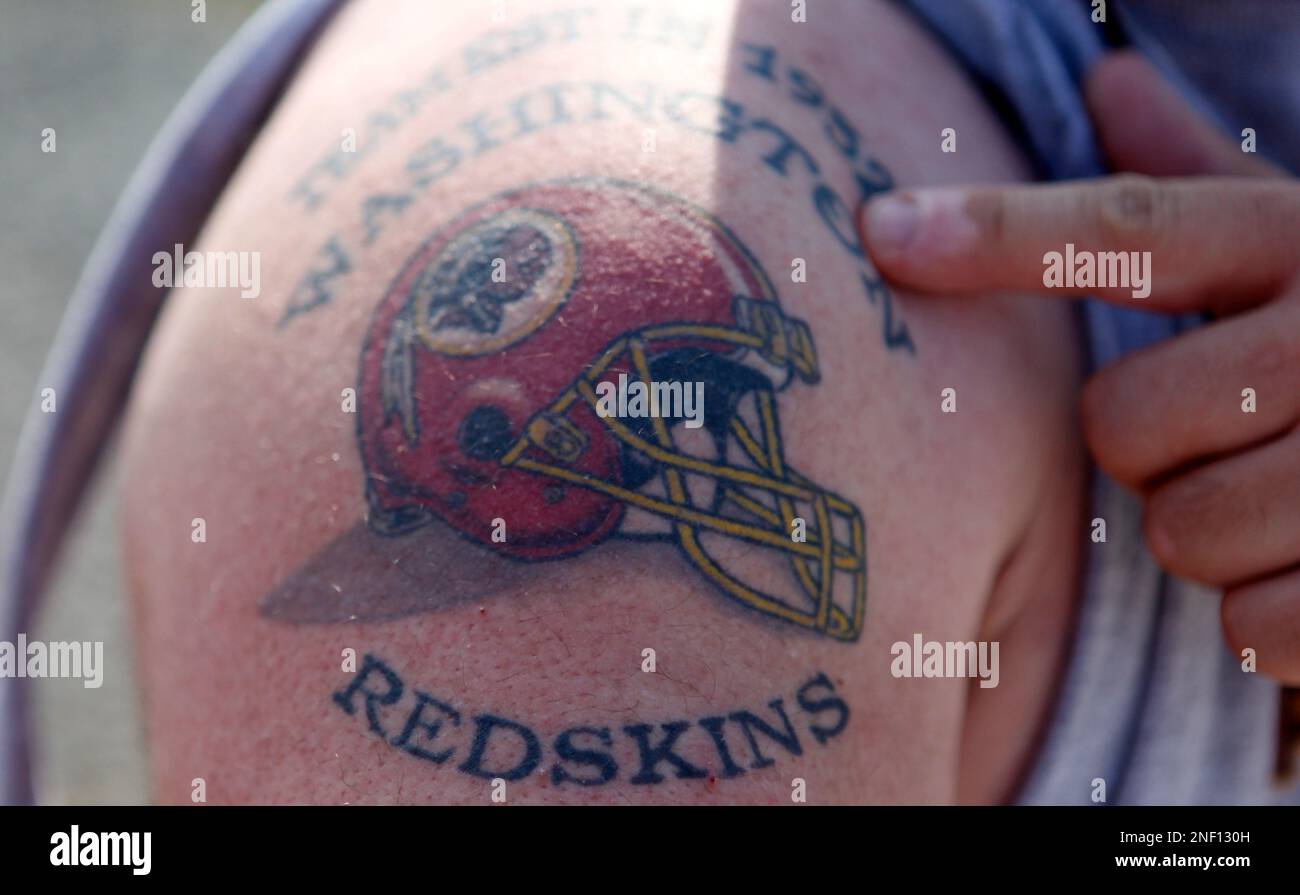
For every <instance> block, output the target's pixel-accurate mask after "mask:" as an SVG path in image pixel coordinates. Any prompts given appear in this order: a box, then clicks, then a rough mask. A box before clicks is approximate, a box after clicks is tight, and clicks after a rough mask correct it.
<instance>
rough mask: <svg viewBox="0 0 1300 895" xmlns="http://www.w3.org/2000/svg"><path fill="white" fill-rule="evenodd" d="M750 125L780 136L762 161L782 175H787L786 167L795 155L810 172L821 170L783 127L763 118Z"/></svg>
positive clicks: (757, 129) (815, 172)
mask: <svg viewBox="0 0 1300 895" xmlns="http://www.w3.org/2000/svg"><path fill="white" fill-rule="evenodd" d="M751 127H753V129H754V130H756V131H767V132H768V133H772V134H776V136H777V137H779V138H780V140H781V142H780V144H779V145H778V146H777V148H776V149H775V150H773V151H772V152H771V153H769V154H768V155H765V156H763V162H764V163H765V164H766V165H767V166H768V167H769V168H771V169H772V170H773V171H775V172H776V173H778V174H780V175H781V176H782V177H786V176H787V175H788V171H787V170H786V169H787V167H788V166H789V163H790V157H791V156H796V157H798V158H799V159H800V160H802V161H803V163H804V166H805V167H806V168H807V169H808V171H809V173H811V174H817V173H818V172H819V171H820V170H821V169H820V168H819V167H818V165H817V161H816V160H815V159H814V158H813V157H812V156H811V155H809V154H808V150H806V149H804V148H803V147H802V146H800V145H799V141H797V140H796V139H795V138H794V137H792V136H790V135H789V134H788V133H786V132H785V130H784V129H783V128H780V127H778V126H777V125H775V124H773V123H772V122H770V121H768V120H766V119H763V118H760V119H758V120H757V121H755V122H754V123H753V124H752V125H751Z"/></svg>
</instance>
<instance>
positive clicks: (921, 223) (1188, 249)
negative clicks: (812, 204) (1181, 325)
mask: <svg viewBox="0 0 1300 895" xmlns="http://www.w3.org/2000/svg"><path fill="white" fill-rule="evenodd" d="M860 227H861V230H862V238H863V241H864V244H865V245H866V247H867V250H868V251H869V252H870V254H871V258H872V260H873V261H874V262H875V264H876V265H877V267H878V268H879V269H880V271H881V272H882V273H883V274H884V275H885V276H887V277H888V278H890V279H892V280H894V281H895V282H897V283H899V284H901V285H904V286H907V287H910V288H913V289H916V290H919V291H938V292H944V293H948V294H951V293H963V292H986V291H995V290H996V291H1024V292H1043V293H1048V294H1051V293H1056V294H1058V295H1072V296H1078V295H1095V296H1098V297H1100V298H1104V299H1106V300H1109V301H1114V302H1116V303H1120V304H1130V305H1135V306H1143V307H1149V308H1158V309H1162V310H1191V309H1202V308H1204V309H1212V310H1217V311H1229V310H1237V309H1240V308H1242V307H1248V306H1250V305H1252V304H1255V303H1258V302H1260V301H1263V300H1266V299H1268V298H1270V297H1272V296H1273V295H1275V294H1276V293H1277V292H1278V291H1279V290H1280V289H1281V288H1282V287H1283V286H1284V285H1285V284H1286V283H1287V281H1289V280H1290V279H1291V277H1293V276H1294V275H1295V273H1296V271H1297V269H1300V191H1298V189H1297V187H1296V185H1295V183H1294V182H1293V181H1290V180H1283V179H1270V180H1263V179H1254V178H1231V177H1225V178H1200V177H1198V178H1187V179H1159V180H1157V179H1153V178H1149V177H1140V176H1135V175H1120V176H1117V177H1106V178H1101V179H1097V180H1085V181H1072V182H1068V183H1061V184H1047V185H1018V186H1008V187H988V186H979V187H970V188H949V187H943V188H936V189H920V190H911V191H907V192H901V193H892V194H889V195H887V196H883V197H880V198H878V199H876V200H874V201H872V202H871V203H869V204H868V205H867V206H866V207H865V208H864V209H863V211H862V214H861V215H860Z"/></svg>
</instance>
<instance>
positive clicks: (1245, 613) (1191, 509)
mask: <svg viewBox="0 0 1300 895" xmlns="http://www.w3.org/2000/svg"><path fill="white" fill-rule="evenodd" d="M1089 100H1090V106H1091V108H1092V111H1093V116H1094V119H1095V120H1096V123H1097V127H1098V131H1099V133H1100V134H1101V137H1102V140H1103V142H1104V143H1105V144H1106V145H1107V148H1108V150H1109V154H1110V156H1111V159H1112V162H1113V163H1114V165H1115V167H1116V168H1117V170H1120V171H1124V172H1128V173H1127V174H1124V175H1119V176H1116V177H1111V178H1102V179H1099V180H1095V181H1086V182H1080V183H1064V184H1056V185H1051V186H1031V187H1024V186H1018V187H1009V188H1005V189H1000V190H999V189H989V188H986V187H977V188H974V189H971V190H969V191H963V190H960V189H957V190H949V191H945V192H944V193H943V194H942V195H936V194H933V193H925V192H918V193H912V194H907V195H900V197H899V200H900V201H902V202H903V203H904V204H905V205H906V206H907V207H909V208H917V209H920V210H921V214H920V215H919V216H918V219H917V222H916V226H915V231H914V232H915V237H914V238H913V239H912V240H910V241H908V242H907V243H906V244H905V245H899V244H897V243H889V242H887V241H885V240H877V239H874V238H873V235H872V231H873V227H872V224H871V221H872V217H873V215H879V214H881V213H882V208H881V205H882V204H883V203H880V202H873V203H870V204H869V205H868V206H867V207H866V208H865V209H864V220H865V222H866V226H865V227H864V233H865V236H866V244H867V246H868V248H869V250H870V251H871V253H872V257H873V259H874V260H875V261H876V263H877V264H879V265H880V267H881V269H882V270H883V271H884V272H885V273H886V275H887V276H888V277H889V278H890V279H892V280H894V281H895V282H897V283H901V284H906V285H907V286H909V287H912V288H916V289H919V290H926V289H929V290H933V291H935V292H936V293H937V294H939V295H944V296H951V295H952V293H953V292H954V291H962V292H978V291H980V290H981V289H990V290H995V291H996V290H1005V289H1016V290H1023V291H1026V292H1030V291H1036V292H1039V293H1040V294H1042V295H1043V296H1044V297H1046V298H1048V299H1049V300H1050V298H1051V297H1059V296H1062V295H1074V296H1078V295H1080V294H1084V291H1083V290H1069V289H1065V290H1061V289H1044V288H1042V266H1041V258H1042V256H1043V253H1044V252H1045V251H1051V250H1052V249H1053V248H1058V249H1059V247H1061V246H1063V245H1065V244H1066V243H1073V244H1075V245H1077V246H1078V248H1079V249H1086V248H1089V247H1092V246H1101V247H1104V248H1105V249H1108V250H1111V251H1114V250H1119V251H1127V252H1137V251H1141V252H1150V253H1151V278H1152V290H1151V294H1150V295H1149V296H1147V297H1145V298H1141V299H1138V298H1134V297H1133V296H1132V294H1131V292H1132V290H1126V289H1124V288H1118V289H1113V288H1112V289H1090V290H1086V293H1087V294H1095V295H1098V296H1099V297H1101V298H1103V299H1105V300H1108V301H1112V302H1115V303H1117V304H1120V305H1126V306H1131V307H1147V308H1153V309H1157V310H1164V311H1169V312H1187V311H1204V312H1206V313H1209V314H1211V315H1213V317H1214V319H1213V321H1212V322H1211V323H1210V324H1209V325H1207V326H1205V327H1202V328H1200V329H1198V330H1196V331H1194V332H1192V333H1189V334H1187V335H1184V336H1182V337H1180V338H1177V339H1174V340H1171V341H1169V342H1167V343H1163V344H1160V345H1156V346H1153V347H1151V348H1148V349H1146V350H1144V351H1141V352H1137V353H1135V354H1133V355H1132V356H1130V357H1127V358H1125V359H1123V360H1122V361H1120V362H1118V363H1116V364H1114V365H1113V366H1111V367H1109V368H1106V369H1104V370H1102V371H1100V372H1099V373H1098V374H1097V375H1096V376H1095V377H1094V378H1093V379H1092V380H1090V381H1089V382H1088V384H1087V387H1086V389H1085V391H1084V393H1083V400H1082V409H1083V414H1082V418H1083V421H1084V429H1085V436H1086V438H1087V441H1088V445H1089V448H1090V450H1091V452H1092V455H1093V456H1094V458H1095V459H1096V461H1097V463H1098V465H1099V466H1100V467H1101V468H1102V469H1104V470H1106V472H1107V473H1109V474H1110V475H1111V476H1113V477H1114V478H1115V479H1116V480H1117V481H1119V482H1122V483H1124V484H1125V485H1127V486H1128V487H1130V488H1131V489H1133V490H1134V491H1135V492H1137V493H1138V494H1139V495H1140V496H1141V497H1142V499H1143V503H1144V508H1145V532H1146V537H1147V541H1148V544H1149V546H1150V549H1151V552H1152V554H1153V555H1154V556H1155V558H1156V560H1157V561H1158V562H1159V563H1160V564H1161V565H1162V566H1163V567H1164V568H1165V569H1167V570H1168V571H1170V572H1172V573H1173V574H1175V575H1179V576H1182V577H1185V578H1189V579H1192V580H1194V581H1199V582H1201V583H1204V584H1207V585H1211V586H1215V587H1219V588H1222V589H1223V604H1222V616H1223V627H1224V633H1225V636H1226V639H1227V642H1228V643H1229V645H1230V646H1231V648H1232V649H1233V650H1234V651H1235V652H1237V653H1238V654H1240V655H1242V656H1248V657H1250V658H1252V659H1253V660H1254V661H1255V667H1256V668H1257V669H1258V670H1259V671H1260V672H1262V673H1264V674H1268V675H1270V676H1272V677H1275V678H1276V679H1278V680H1279V681H1281V682H1283V683H1286V684H1291V685H1295V684H1300V611H1297V610H1298V609H1300V604H1297V600H1298V599H1300V513H1297V512H1296V510H1295V507H1296V505H1297V502H1298V501H1300V473H1298V472H1297V469H1300V388H1297V385H1298V384H1300V251H1297V249H1296V237H1297V235H1298V234H1300V185H1297V183H1296V181H1295V179H1294V178H1290V177H1287V176H1286V172H1285V171H1282V170H1280V169H1277V168H1275V167H1273V166H1272V165H1270V164H1269V163H1267V162H1265V161H1262V160H1260V159H1259V158H1258V157H1257V156H1254V155H1251V154H1248V153H1244V152H1243V151H1242V148H1241V146H1240V145H1238V144H1237V143H1235V142H1233V141H1231V140H1228V139H1226V138H1225V137H1224V136H1222V135H1221V134H1219V133H1217V132H1216V131H1214V130H1213V129H1212V128H1211V127H1210V126H1209V125H1207V124H1206V123H1205V122H1204V121H1202V120H1201V119H1200V118H1199V117H1197V116H1196V115H1195V113H1194V112H1192V110H1191V109H1190V108H1189V107H1187V105H1186V104H1185V103H1184V102H1183V101H1182V100H1181V99H1180V98H1179V97H1177V95H1176V94H1174V92H1173V91H1172V90H1171V89H1170V88H1169V87H1167V86H1166V85H1165V84H1164V83H1163V82H1162V81H1161V80H1160V78H1159V76H1158V75H1157V74H1156V72H1155V71H1154V69H1152V67H1151V66H1150V65H1149V64H1148V63H1146V62H1145V61H1144V60H1142V59H1141V58H1140V57H1138V56H1136V55H1134V54H1130V53H1120V54H1115V55H1114V56H1113V57H1111V58H1109V59H1107V60H1105V61H1104V62H1103V63H1101V64H1100V65H1098V66H1097V68H1096V69H1094V71H1093V73H1092V76H1091V78H1090V81H1089ZM975 208H978V209H980V211H979V212H978V213H974V214H972V213H970V212H971V210H972V209H975ZM945 209H946V210H945ZM993 220H996V221H997V231H998V232H996V233H995V232H993V231H992V228H991V227H989V226H988V222H990V221H993ZM933 232H943V233H945V234H947V233H953V232H962V233H965V234H967V235H968V239H967V240H965V241H963V240H952V239H943V240H938V241H936V240H932V239H930V238H929V237H928V235H927V234H929V233H933ZM1247 389H1249V390H1250V392H1251V393H1252V394H1253V395H1254V397H1253V399H1251V398H1249V397H1248V395H1247V392H1246V390H1247Z"/></svg>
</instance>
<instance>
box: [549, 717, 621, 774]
mask: <svg viewBox="0 0 1300 895" xmlns="http://www.w3.org/2000/svg"><path fill="white" fill-rule="evenodd" d="M577 736H581V737H595V738H596V739H597V740H598V741H599V742H600V744H601V745H602V746H604V747H605V748H606V749H610V748H613V745H614V741H613V739H611V737H610V735H609V728H608V727H601V728H599V729H597V728H595V727H574V728H571V729H569V730H566V731H564V733H562V734H560V735H559V736H557V737H556V738H555V754H556V755H558V756H559V757H560V761H567V762H572V763H573V764H579V765H588V766H590V767H593V768H597V769H598V773H597V775H596V776H590V777H575V776H574V775H573V774H570V773H569V772H568V771H566V770H565V769H564V768H563V767H561V766H560V765H559V764H558V763H557V764H556V765H555V766H554V767H553V768H551V782H552V783H555V784H560V783H576V784H578V785H579V786H600V785H602V784H604V783H608V782H609V781H611V780H613V779H614V775H615V774H617V773H618V764H617V763H616V762H615V761H614V756H612V755H610V754H609V753H608V752H601V751H598V750H596V749H579V748H577V747H576V746H574V745H573V738H574V737H577Z"/></svg>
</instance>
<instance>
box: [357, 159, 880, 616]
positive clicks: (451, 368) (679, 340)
mask: <svg viewBox="0 0 1300 895" xmlns="http://www.w3.org/2000/svg"><path fill="white" fill-rule="evenodd" d="M620 376H624V377H626V379H624V380H623V381H624V382H625V383H626V382H629V381H631V382H641V383H644V384H645V385H646V386H650V385H651V384H652V383H656V382H660V383H662V382H668V383H674V382H680V383H683V384H686V385H690V386H693V385H694V384H695V383H703V386H702V394H703V397H704V402H703V404H704V406H703V408H702V411H703V412H702V425H700V427H699V428H696V429H691V428H690V427H686V426H683V425H682V423H683V420H682V419H680V418H670V417H667V416H636V417H632V416H628V415H624V416H622V417H620V416H618V415H617V414H612V415H611V414H607V413H603V412H601V410H600V404H599V401H600V398H599V395H598V392H599V391H600V388H599V386H600V384H601V383H602V382H608V383H611V385H612V384H613V383H614V382H616V381H618V380H619V378H620ZM818 379H819V372H818V366H817V356H816V351H815V349H814V346H813V339H812V335H811V333H810V332H809V329H808V326H807V324H806V323H804V322H803V321H800V320H796V319H794V318H792V317H790V316H788V315H786V314H785V313H783V312H782V310H781V308H780V306H779V304H778V302H777V296H776V291H775V289H774V288H773V286H772V283H771V281H770V280H769V279H768V277H767V275H766V274H765V273H764V272H763V270H762V268H761V267H760V266H759V264H758V261H757V260H756V259H755V258H754V257H753V255H751V254H750V253H749V251H748V250H747V249H745V247H744V246H742V245H741V243H740V242H739V240H737V239H736V237H735V236H734V235H733V234H732V233H731V232H730V231H729V230H728V229H727V228H726V227H725V226H723V225H722V224H721V223H720V222H719V221H718V220H716V219H715V218H714V217H712V216H711V215H709V214H708V213H706V212H705V211H703V210H702V209H699V208H697V207H695V206H693V205H690V204H688V203H686V202H684V201H682V200H681V199H678V198H676V197H673V196H670V195H667V194H665V193H663V192H660V191H657V190H654V189H650V188H648V187H645V186H641V185H638V184H632V183H626V182H620V181H611V180H605V179H580V180H565V181H555V182H547V183H538V184H532V185H528V186H524V187H521V188H519V189H514V190H511V191H509V192H506V193H504V194H501V195H498V196H495V197H493V198H491V199H490V200H488V201H486V202H484V203H482V204H480V205H478V206H476V207H474V208H471V209H470V210H468V211H466V212H465V213H463V214H461V215H460V216H458V217H457V218H456V219H454V220H453V221H451V222H450V223H449V224H448V225H447V226H445V227H444V228H442V229H441V230H440V231H439V232H437V233H436V234H435V235H434V236H433V237H432V239H430V240H429V241H428V242H427V243H426V244H425V245H424V246H422V247H421V248H420V249H419V250H418V251H417V252H416V253H415V255H414V256H413V257H412V258H411V259H410V261H409V262H408V263H407V264H406V265H405V267H404V268H403V270H402V271H401V273H400V274H399V275H398V276H397V278H396V280H395V281H394V282H393V284H392V286H391V288H390V289H389V291H388V294H387V295H386V296H385V297H384V299H383V301H382V302H381V304H380V305H379V307H378V309H377V310H376V312H375V314H374V318H373V320H372V323H371V327H370V331H369V334H368V336H367V338H366V342H365V346H364V349H363V352H362V358H361V370H360V380H361V381H360V388H359V397H360V400H359V407H358V422H357V434H358V439H359V442H360V447H361V453H362V457H363V460H364V463H365V467H366V472H367V479H366V491H367V499H368V504H369V515H368V522H369V525H370V527H371V528H372V529H373V530H375V531H377V532H379V533H382V534H387V535H398V534H402V533H405V532H408V531H411V530H413V529H415V528H418V527H420V526H423V525H427V524H430V523H441V524H445V525H449V526H451V527H452V528H453V529H455V530H456V531H457V532H459V533H461V534H462V535H463V536H464V537H466V538H468V539H469V540H471V541H473V542H475V543H477V544H479V545H482V546H483V547H484V548H487V549H489V550H492V551H494V552H497V553H499V554H502V555H504V556H507V557H510V558H512V559H516V560H525V561H527V560H533V561H537V560H556V559H561V558H563V557H568V556H573V555H575V554H578V553H581V552H583V551H586V550H589V549H591V548H593V547H595V546H596V545H597V544H600V543H601V542H602V541H605V540H606V539H609V538H611V537H616V536H617V537H626V538H654V539H660V540H667V541H671V542H674V543H676V544H677V545H679V546H680V548H681V550H682V551H683V552H684V554H685V555H686V557H687V558H688V559H689V561H690V562H691V563H693V564H694V565H695V566H696V567H697V568H698V569H699V570H700V571H701V572H702V573H703V574H704V575H705V576H706V577H707V578H708V579H709V580H710V581H712V582H713V583H714V584H715V585H717V587H718V588H719V589H720V590H721V591H722V592H723V593H725V594H726V595H728V596H730V597H732V598H733V599H735V600H738V601H740V602H741V603H743V604H745V605H747V606H749V607H751V608H754V609H758V610H760V611H762V612H764V613H766V614H768V615H770V616H774V617H776V618H779V619H782V620H784V621H787V622H791V623H794V624H797V625H800V626H803V627H805V628H810V629H813V630H815V631H817V632H820V633H822V634H825V635H828V636H830V637H833V638H837V639H841V640H854V639H856V638H857V636H858V634H859V632H860V630H861V628H862V620H863V614H864V611H865V605H866V558H865V529H864V524H863V520H862V516H861V514H860V513H859V511H858V509H857V508H856V507H855V506H854V505H853V504H852V503H850V502H849V501H848V500H846V499H844V498H843V497H840V496H838V495H836V494H833V493H831V492H830V491H828V490H826V489H824V488H821V487H818V486H817V485H816V484H814V483H813V482H812V481H810V480H809V479H808V478H806V477H805V476H803V475H801V474H800V473H799V472H797V471H796V470H795V469H794V468H793V467H791V466H790V464H789V463H787V462H786V459H785V456H784V452H783V449H782V439H781V428H780V421H779V415H778V412H777V410H778V408H777V400H776V396H777V394H778V392H780V391H781V390H783V389H784V388H786V387H787V386H788V385H789V384H790V383H791V382H792V381H795V380H798V381H800V382H802V383H805V384H809V385H812V384H816V383H817V381H818ZM741 543H744V544H748V545H752V546H753V547H755V548H763V549H764V550H765V551H768V552H769V553H770V555H771V556H772V557H775V559H776V561H775V562H770V561H764V563H758V564H756V563H754V562H752V561H744V562H738V560H741V559H744V558H747V557H748V555H749V553H751V552H752V550H750V551H740V552H738V551H737V549H736V547H735V546H734V545H736V544H741ZM728 544H731V545H732V546H730V547H729V546H727V545H728ZM737 565H740V566H744V567H745V568H746V569H747V570H748V571H749V573H750V574H748V575H745V574H741V573H740V572H738V571H736V569H735V568H734V567H735V566H737ZM754 577H757V578H758V579H760V580H759V581H758V582H755V581H754V580H753V578H754ZM746 578H748V579H750V580H748V581H747V580H743V579H746Z"/></svg>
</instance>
